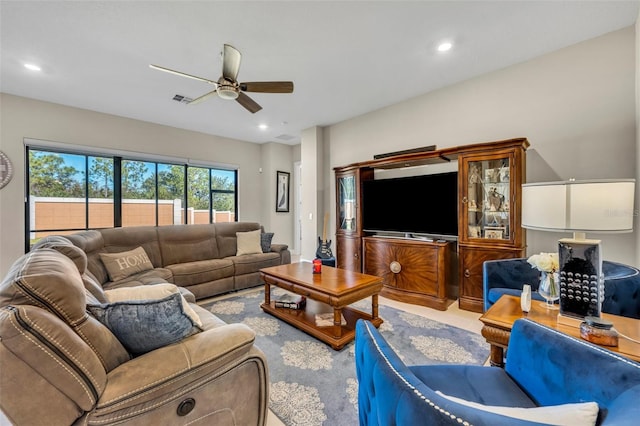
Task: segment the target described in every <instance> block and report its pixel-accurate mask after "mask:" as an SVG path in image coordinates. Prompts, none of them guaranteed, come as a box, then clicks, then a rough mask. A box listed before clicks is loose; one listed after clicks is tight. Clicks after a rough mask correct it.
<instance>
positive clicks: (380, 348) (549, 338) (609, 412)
mask: <svg viewBox="0 0 640 426" xmlns="http://www.w3.org/2000/svg"><path fill="white" fill-rule="evenodd" d="M355 362H356V374H357V378H358V413H359V418H360V425H361V426H415V425H461V424H466V425H469V424H472V425H475V426H482V425H491V426H501V425H505V426H506V425H508V426H518V425H539V424H541V423H537V422H535V421H531V420H522V419H521V418H515V417H508V416H507V415H503V414H496V413H495V412H490V411H485V410H483V409H480V408H478V407H470V406H469V405H468V404H465V403H461V402H459V401H453V400H451V399H450V398H446V397H445V396H443V395H442V394H445V395H448V396H451V397H457V398H460V399H463V400H465V401H470V402H474V403H477V404H482V405H485V406H487V405H490V406H500V407H523V408H534V407H542V406H558V405H563V404H575V403H583V402H595V403H597V405H598V407H597V414H596V415H597V421H596V423H595V424H596V425H597V426H609V425H617V426H627V425H628V426H631V425H637V424H638V419H640V404H638V401H640V363H637V362H633V361H630V360H628V359H626V358H622V357H620V356H618V355H617V354H615V353H613V352H611V351H608V350H606V349H603V348H601V347H598V346H596V345H593V344H591V343H589V342H586V341H583V340H581V339H576V338H573V337H570V336H568V335H566V334H563V333H560V332H558V331H555V330H552V329H550V328H548V327H545V326H543V325H540V324H538V323H535V322H533V321H530V320H527V319H520V320H517V321H516V322H515V323H514V326H513V329H512V333H511V338H510V341H509V351H508V352H507V362H506V366H505V369H501V368H497V367H488V366H479V365H455V364H453V365H449V364H447V365H444V364H443V365H419V366H407V365H405V364H404V363H403V362H402V361H401V360H400V358H399V357H398V355H396V353H395V352H394V351H393V349H391V347H390V346H389V345H388V344H387V342H386V341H385V340H384V338H383V337H382V335H381V334H380V332H379V331H378V330H377V329H376V328H375V327H374V326H373V325H372V324H371V323H370V322H368V321H364V320H359V321H358V323H357V324H356V340H355ZM437 391H439V392H437ZM483 408H486V407H483ZM558 408H559V409H560V411H561V412H562V414H564V415H567V414H568V417H569V422H570V424H574V423H575V422H574V420H575V417H574V416H575V412H571V413H567V412H563V410H569V408H568V407H565V406H562V407H556V409H558ZM518 411H522V410H518ZM552 419H553V420H556V419H557V417H556V415H554V416H553V417H552V416H549V420H552ZM580 424H581V426H582V424H583V423H580Z"/></svg>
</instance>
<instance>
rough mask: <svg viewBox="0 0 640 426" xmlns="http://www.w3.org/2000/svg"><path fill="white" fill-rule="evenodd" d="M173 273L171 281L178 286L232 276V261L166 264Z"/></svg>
mask: <svg viewBox="0 0 640 426" xmlns="http://www.w3.org/2000/svg"><path fill="white" fill-rule="evenodd" d="M167 269H169V270H170V271H171V273H172V274H173V282H174V284H176V285H180V286H186V287H188V286H190V285H195V284H201V283H206V282H211V281H216V280H219V279H223V278H228V277H233V275H234V268H233V262H232V261H231V260H229V259H210V260H199V261H197V262H188V263H180V264H176V265H168V266H167Z"/></svg>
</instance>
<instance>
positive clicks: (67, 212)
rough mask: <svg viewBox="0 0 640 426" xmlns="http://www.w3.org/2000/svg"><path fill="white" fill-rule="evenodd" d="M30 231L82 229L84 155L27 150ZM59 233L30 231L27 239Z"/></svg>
mask: <svg viewBox="0 0 640 426" xmlns="http://www.w3.org/2000/svg"><path fill="white" fill-rule="evenodd" d="M29 204H30V206H29V208H30V215H29V216H30V222H31V223H30V224H29V228H30V231H37V230H47V229H48V230H64V229H84V228H85V226H86V198H85V156H84V155H76V154H61V153H57V152H48V151H38V150H30V151H29ZM53 233H59V232H35V233H34V232H32V234H31V239H32V240H33V239H34V238H35V239H37V238H42V237H44V236H45V235H49V234H53Z"/></svg>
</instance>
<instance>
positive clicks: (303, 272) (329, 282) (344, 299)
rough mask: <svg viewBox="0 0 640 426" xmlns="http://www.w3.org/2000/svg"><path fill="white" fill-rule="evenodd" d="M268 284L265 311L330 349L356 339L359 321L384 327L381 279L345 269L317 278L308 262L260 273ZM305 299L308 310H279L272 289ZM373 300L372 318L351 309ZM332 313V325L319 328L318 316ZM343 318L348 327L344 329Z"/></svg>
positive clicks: (325, 272) (327, 269) (326, 270)
mask: <svg viewBox="0 0 640 426" xmlns="http://www.w3.org/2000/svg"><path fill="white" fill-rule="evenodd" d="M260 275H261V277H262V279H263V280H264V282H265V288H264V303H263V304H262V305H261V307H262V310H264V311H265V312H268V313H269V314H271V315H273V316H275V317H277V318H280V319H281V320H283V321H285V322H287V323H289V324H291V325H293V326H294V327H296V328H298V329H300V330H302V331H304V332H306V333H308V334H310V335H312V336H314V337H315V338H317V339H318V340H320V341H322V342H324V343H326V344H328V345H331V347H332V348H333V349H335V350H339V349H342V348H343V347H344V345H346V344H347V343H349V342H351V341H352V340H353V339H354V337H355V326H356V321H357V320H358V319H360V318H363V319H367V320H369V321H371V322H372V323H373V325H375V326H376V327H379V326H380V324H382V319H381V318H379V317H378V293H379V292H380V290H381V289H382V278H380V277H376V276H373V275H366V274H360V273H357V272H352V271H347V270H344V269H338V268H332V267H330V266H322V273H320V274H314V273H313V271H312V264H311V263H308V262H301V263H291V264H288V265H279V266H273V267H271V268H264V269H261V270H260ZM272 285H274V286H277V287H280V288H282V289H285V290H288V291H290V292H292V293H296V294H299V295H301V296H306V298H307V305H306V307H305V309H288V308H276V307H275V303H274V302H273V301H271V286H272ZM367 297H371V314H367V313H365V312H362V311H359V310H357V309H354V308H352V307H348V305H350V304H352V303H354V302H357V301H359V300H362V299H365V298H367ZM327 312H329V313H333V325H332V326H328V327H321V326H317V325H316V314H320V313H327ZM342 317H344V319H345V320H346V325H341V318H342Z"/></svg>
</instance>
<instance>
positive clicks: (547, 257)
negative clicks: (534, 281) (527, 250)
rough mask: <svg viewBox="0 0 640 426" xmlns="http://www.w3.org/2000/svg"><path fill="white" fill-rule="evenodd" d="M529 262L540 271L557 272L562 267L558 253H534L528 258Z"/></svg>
mask: <svg viewBox="0 0 640 426" xmlns="http://www.w3.org/2000/svg"><path fill="white" fill-rule="evenodd" d="M527 263H529V264H530V265H531V267H532V268H536V269H537V270H538V271H540V272H556V271H557V270H558V268H559V267H560V264H559V262H558V253H540V254H534V255H532V256H530V257H529V258H528V259H527Z"/></svg>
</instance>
